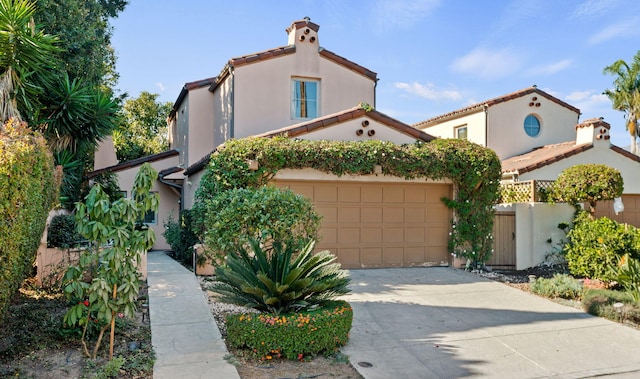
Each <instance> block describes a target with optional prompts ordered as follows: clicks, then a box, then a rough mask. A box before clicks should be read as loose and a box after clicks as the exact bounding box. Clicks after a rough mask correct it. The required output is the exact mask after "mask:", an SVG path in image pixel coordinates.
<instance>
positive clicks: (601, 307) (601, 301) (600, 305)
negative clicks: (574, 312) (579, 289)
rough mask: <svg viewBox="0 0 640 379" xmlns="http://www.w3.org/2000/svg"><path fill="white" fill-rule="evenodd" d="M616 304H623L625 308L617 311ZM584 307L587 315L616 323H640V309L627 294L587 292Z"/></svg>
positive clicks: (605, 291)
mask: <svg viewBox="0 0 640 379" xmlns="http://www.w3.org/2000/svg"><path fill="white" fill-rule="evenodd" d="M615 303H622V304H623V307H622V308H621V309H619V310H616V308H615V307H614V306H613V305H614V304H615ZM582 307H583V308H584V310H585V311H586V312H587V313H589V314H592V315H594V316H598V317H604V318H607V319H609V320H614V321H620V320H621V319H625V320H629V321H632V322H635V323H640V307H639V306H638V305H637V304H634V302H633V298H632V297H631V295H629V294H628V293H626V292H621V291H614V290H607V289H595V290H588V291H585V292H584V295H583V297H582Z"/></svg>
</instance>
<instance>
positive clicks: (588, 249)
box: [565, 212, 640, 281]
mask: <svg viewBox="0 0 640 379" xmlns="http://www.w3.org/2000/svg"><path fill="white" fill-rule="evenodd" d="M638 237H639V236H638V229H637V228H635V227H633V226H631V225H622V224H619V223H617V222H616V221H614V220H611V219H609V218H606V217H601V218H599V219H596V220H591V219H590V218H589V215H588V214H587V213H586V212H582V213H581V214H580V215H578V216H577V217H576V219H575V221H574V226H573V229H571V231H569V233H568V234H567V238H568V241H569V242H568V243H567V245H566V246H565V253H566V259H567V263H568V265H569V270H570V271H571V273H572V274H573V275H576V276H581V277H585V278H591V279H601V280H605V281H610V280H611V279H612V272H611V268H612V267H615V266H616V265H617V264H618V261H619V260H620V258H621V257H622V256H623V255H624V254H626V253H629V256H630V257H631V258H638V257H640V251H639V245H638V244H639V243H640V238H638Z"/></svg>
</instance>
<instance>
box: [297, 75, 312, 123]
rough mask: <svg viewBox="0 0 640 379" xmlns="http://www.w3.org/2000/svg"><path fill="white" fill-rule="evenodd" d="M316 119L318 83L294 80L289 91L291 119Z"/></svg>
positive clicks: (307, 80)
mask: <svg viewBox="0 0 640 379" xmlns="http://www.w3.org/2000/svg"><path fill="white" fill-rule="evenodd" d="M316 117H318V81H317V80H309V79H305V80H302V79H294V80H293V89H292V91H291V118H294V119H296V118H316Z"/></svg>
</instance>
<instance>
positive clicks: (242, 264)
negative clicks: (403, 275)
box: [212, 239, 350, 314]
mask: <svg viewBox="0 0 640 379" xmlns="http://www.w3.org/2000/svg"><path fill="white" fill-rule="evenodd" d="M249 245H250V247H251V250H252V252H249V251H247V250H246V249H244V248H240V249H239V251H238V252H237V253H230V254H227V263H226V265H224V266H219V267H217V268H216V280H217V281H216V282H215V283H214V284H213V285H212V290H213V291H214V292H217V293H219V294H220V295H221V296H222V297H221V301H223V302H226V303H231V304H237V305H242V306H245V307H249V308H254V309H257V310H259V311H262V312H268V313H274V314H282V313H290V312H298V311H302V310H306V309H310V308H314V307H316V306H319V305H321V304H322V303H323V302H325V301H328V300H332V299H335V298H336V297H338V296H340V295H344V294H346V293H348V292H349V289H348V288H347V285H348V284H349V281H350V278H349V274H348V272H347V271H345V270H342V269H341V268H340V264H339V263H335V262H334V261H335V259H336V257H335V256H334V255H333V254H331V252H329V251H327V250H325V251H322V252H319V253H316V254H313V253H312V252H313V248H314V246H315V240H310V241H309V242H308V243H307V244H306V245H305V247H304V248H303V249H302V250H301V251H296V248H295V244H293V243H291V244H288V243H286V242H284V243H283V242H280V241H274V242H273V243H271V244H270V245H269V247H264V246H261V245H260V243H259V242H258V241H256V240H255V239H250V240H249Z"/></svg>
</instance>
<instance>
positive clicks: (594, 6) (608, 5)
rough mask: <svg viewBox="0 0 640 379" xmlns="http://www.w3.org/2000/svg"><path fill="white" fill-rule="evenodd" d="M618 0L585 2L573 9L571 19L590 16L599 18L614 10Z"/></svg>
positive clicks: (591, 0) (588, 0)
mask: <svg viewBox="0 0 640 379" xmlns="http://www.w3.org/2000/svg"><path fill="white" fill-rule="evenodd" d="M617 3H618V0H587V1H585V2H583V3H582V4H579V5H578V6H577V7H575V9H574V11H573V14H572V15H571V16H572V17H573V18H585V17H591V16H599V15H602V13H604V12H606V11H608V10H609V9H615V8H616V7H617V6H618V4H617Z"/></svg>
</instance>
